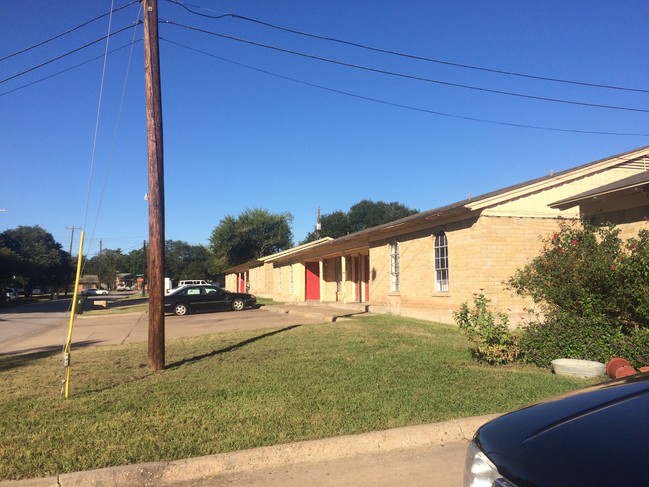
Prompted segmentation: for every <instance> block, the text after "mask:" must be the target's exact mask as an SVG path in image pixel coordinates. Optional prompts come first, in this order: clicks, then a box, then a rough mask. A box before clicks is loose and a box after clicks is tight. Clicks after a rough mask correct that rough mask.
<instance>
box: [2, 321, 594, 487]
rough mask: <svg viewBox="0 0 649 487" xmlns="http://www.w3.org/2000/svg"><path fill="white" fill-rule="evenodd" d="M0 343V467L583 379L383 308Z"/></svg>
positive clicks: (52, 465)
mask: <svg viewBox="0 0 649 487" xmlns="http://www.w3.org/2000/svg"><path fill="white" fill-rule="evenodd" d="M71 363H72V364H73V368H72V379H71V389H70V397H69V398H68V399H63V398H62V397H61V395H60V387H61V382H60V378H61V377H62V373H63V368H62V357H61V356H60V353H56V354H54V355H51V356H48V355H36V356H0V376H1V378H2V384H3V386H4V388H3V389H4V391H3V392H4V394H3V395H2V396H0V431H2V435H0V479H12V480H15V479H23V478H35V477H42V476H48V475H54V474H57V473H63V472H71V471H79V470H87V469H95V468H101V467H108V466H114V465H121V464H128V463H140V462H149V461H157V460H173V459H180V458H189V457H194V456H200V455H208V454H214V453H220V452H228V451H234V450H240V449H247V448H254V447H258V446H263V445H273V444H281V443H286V442H291V441H298V440H309V439H316V438H323V437H330V436H335V435H341V434H354V433H361V432H366V431H372V430H381V429H387V428H393V427H398V426H405V425H412V424H421V423H429V422H437V421H444V420H448V419H451V418H459V417H465V416H473V415H481V414H487V413H495V412H504V411H507V410H510V409H512V408H515V407H519V406H523V405H525V404H527V403H530V402H533V401H536V400H538V399H541V398H544V397H547V396H551V395H555V394H559V393H562V392H565V391H569V390H573V389H575V388H578V387H581V386H583V385H587V384H588V382H586V381H583V380H576V379H568V378H562V377H557V376H554V375H552V374H551V373H549V372H547V371H543V370H540V369H536V368H531V367H523V366H516V367H489V366H482V365H479V364H477V363H475V362H473V361H472V360H471V359H470V357H469V352H468V347H467V343H466V341H465V340H464V338H463V337H462V336H461V335H460V333H459V331H458V330H457V328H455V327H452V326H445V325H437V324H431V323H427V322H422V321H416V320H408V319H403V318H395V317H389V316H376V317H364V318H361V319H354V320H350V321H343V322H338V323H329V324H319V325H303V326H294V327H288V328H284V329H277V330H271V331H269V330H263V331H257V332H239V333H223V334H218V335H211V336H202V337H195V338H186V339H178V340H173V341H168V342H167V345H166V363H167V367H166V369H165V370H163V371H160V372H155V373H153V372H151V371H149V370H148V369H147V367H146V344H136V345H126V346H110V347H92V348H85V349H78V350H73V352H72V362H71Z"/></svg>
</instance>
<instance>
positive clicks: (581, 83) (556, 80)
mask: <svg viewBox="0 0 649 487" xmlns="http://www.w3.org/2000/svg"><path fill="white" fill-rule="evenodd" d="M166 1H167V2H169V3H173V4H176V5H178V6H180V7H182V8H184V9H185V10H187V11H188V12H190V13H192V14H194V15H198V16H200V17H205V18H209V19H215V20H218V19H222V18H226V17H230V18H233V19H238V20H244V21H246V22H251V23H256V24H259V25H263V26H265V27H270V28H272V29H277V30H281V31H284V32H289V33H291V34H297V35H301V36H305V37H311V38H313V39H319V40H324V41H330V42H337V43H339V44H344V45H347V46H352V47H358V48H360V49H366V50H368V51H374V52H380V53H383V54H390V55H393V56H399V57H404V58H408V59H415V60H418V61H426V62H430V63H435V64H443V65H446V66H453V67H457V68H464V69H473V70H477V71H484V72H488V73H495V74H501V75H506V76H517V77H520V78H528V79H535V80H540V81H551V82H554V83H565V84H572V85H578V86H588V87H591V88H604V89H609V90H620V91H631V92H636V93H649V90H645V89H640V88H629V87H624V86H614V85H604V84H598V83H588V82H585V81H576V80H567V79H561V78H551V77H547V76H539V75H533V74H528V73H518V72H515V71H505V70H500V69H493V68H486V67H483V66H474V65H471V64H463V63H456V62H452V61H444V60H441V59H434V58H429V57H425V56H418V55H415V54H407V53H403V52H398V51H392V50H390V49H382V48H379V47H373V46H368V45H366V44H360V43H357V42H352V41H346V40H343V39H337V38H335V37H327V36H321V35H317V34H311V33H309V32H304V31H300V30H296V29H290V28H287V27H282V26H279V25H276V24H271V23H269V22H264V21H261V20H257V19H253V18H251V17H245V16H243V15H237V14H229V13H226V14H221V15H208V14H202V13H200V12H196V11H194V10H192V9H191V8H189V7H195V8H202V7H197V6H195V5H191V4H184V3H182V2H179V1H178V0H166Z"/></svg>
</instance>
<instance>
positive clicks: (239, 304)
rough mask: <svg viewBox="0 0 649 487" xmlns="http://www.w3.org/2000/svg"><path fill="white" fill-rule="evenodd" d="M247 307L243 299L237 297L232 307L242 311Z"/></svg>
mask: <svg viewBox="0 0 649 487" xmlns="http://www.w3.org/2000/svg"><path fill="white" fill-rule="evenodd" d="M245 307H246V304H245V303H244V302H243V299H239V298H237V299H235V300H234V301H232V309H233V310H234V311H241V310H242V309H243V308H245Z"/></svg>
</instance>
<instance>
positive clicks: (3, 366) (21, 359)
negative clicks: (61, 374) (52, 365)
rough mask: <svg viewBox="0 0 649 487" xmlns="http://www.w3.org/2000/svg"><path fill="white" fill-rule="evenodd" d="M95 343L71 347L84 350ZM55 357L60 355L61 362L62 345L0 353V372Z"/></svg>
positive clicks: (84, 343)
mask: <svg viewBox="0 0 649 487" xmlns="http://www.w3.org/2000/svg"><path fill="white" fill-rule="evenodd" d="M96 343H98V342H97V341H94V340H86V341H83V342H74V343H73V344H72V346H73V347H74V348H84V347H89V346H91V345H95V344H96ZM55 355H61V362H62V361H63V345H51V346H48V347H38V348H32V349H24V350H15V351H12V352H6V353H0V372H3V371H5V370H12V369H17V368H19V367H24V366H26V365H29V364H30V363H31V362H34V361H36V360H40V359H42V358H48V357H53V356H55Z"/></svg>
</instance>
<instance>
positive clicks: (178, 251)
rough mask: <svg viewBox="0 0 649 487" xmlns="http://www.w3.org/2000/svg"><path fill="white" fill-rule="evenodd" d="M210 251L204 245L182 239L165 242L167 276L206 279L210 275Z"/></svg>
mask: <svg viewBox="0 0 649 487" xmlns="http://www.w3.org/2000/svg"><path fill="white" fill-rule="evenodd" d="M209 266H210V253H209V250H208V249H207V248H206V247H204V246H202V245H190V244H188V243H187V242H183V241H180V240H167V241H166V242H165V276H167V277H170V278H171V279H173V280H174V281H178V280H180V279H204V278H206V277H209V276H210V273H209Z"/></svg>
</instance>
